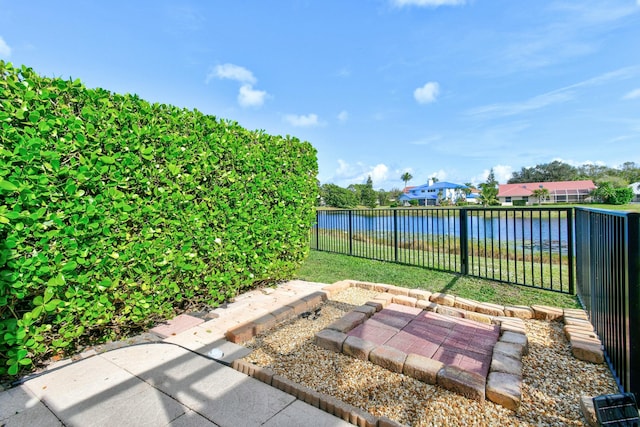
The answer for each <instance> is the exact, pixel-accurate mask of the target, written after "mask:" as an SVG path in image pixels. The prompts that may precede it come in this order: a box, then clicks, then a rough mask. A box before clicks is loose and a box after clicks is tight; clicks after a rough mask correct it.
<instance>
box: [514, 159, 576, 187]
mask: <svg viewBox="0 0 640 427" xmlns="http://www.w3.org/2000/svg"><path fill="white" fill-rule="evenodd" d="M577 174H578V171H577V169H576V168H575V167H573V166H571V165H568V164H566V163H563V162H561V161H558V160H554V161H553V162H551V163H544V164H541V165H536V166H534V167H531V168H522V169H521V170H520V172H514V173H513V176H512V178H511V179H510V180H509V181H508V183H509V184H516V183H520V182H553V181H574V180H576V179H577Z"/></svg>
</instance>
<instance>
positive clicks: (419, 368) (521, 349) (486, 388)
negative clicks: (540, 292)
mask: <svg viewBox="0 0 640 427" xmlns="http://www.w3.org/2000/svg"><path fill="white" fill-rule="evenodd" d="M351 286H361V287H363V288H365V289H369V290H374V291H380V292H381V293H380V294H378V295H377V296H376V297H375V298H374V299H373V300H371V301H369V302H367V303H365V304H364V305H362V306H360V307H356V308H354V309H353V310H352V311H350V312H349V313H347V314H346V315H344V316H343V317H342V318H340V319H338V320H336V321H335V322H333V323H332V324H330V325H329V326H327V328H325V329H323V330H321V331H319V332H318V333H316V335H315V344H316V345H318V346H319V347H322V348H325V349H327V350H332V351H336V352H338V353H343V354H346V355H349V356H352V357H355V358H358V359H361V360H368V361H370V362H372V363H374V364H376V365H379V366H381V367H383V368H386V369H389V370H391V371H393V372H397V373H402V374H405V375H408V376H410V377H412V378H415V379H417V380H419V381H422V382H425V383H428V384H433V385H438V386H440V387H443V388H445V389H447V390H450V391H453V392H456V393H458V394H461V395H463V396H465V397H467V398H470V399H474V400H478V401H484V400H485V398H487V399H489V400H490V401H492V402H494V403H497V404H499V405H501V406H504V407H506V408H508V409H511V410H513V411H516V410H518V408H519V407H520V401H521V399H522V357H523V356H524V355H525V354H526V353H527V352H528V339H527V336H526V334H525V326H524V321H523V320H522V319H521V318H517V317H506V316H499V317H496V316H490V315H488V314H486V313H481V314H482V316H480V317H477V316H473V315H471V316H467V315H466V314H467V311H466V310H465V309H463V308H461V307H460V306H458V307H456V306H455V302H456V297H455V296H453V295H447V294H431V293H430V292H428V291H424V290H413V291H412V290H409V289H406V288H399V287H396V286H391V285H378V284H371V283H363V282H353V281H342V282H338V283H335V284H333V285H329V286H327V287H325V288H323V290H326V291H329V292H340V291H342V290H345V289H347V288H349V287H351ZM411 294H414V295H415V296H412V295H411ZM432 296H433V299H432V298H431V297H432ZM427 301H428V302H427ZM391 303H395V304H401V305H407V306H411V307H418V308H422V309H423V310H425V311H434V312H436V313H440V314H445V315H448V316H453V317H460V318H468V319H471V320H476V319H478V320H479V321H481V322H482V321H484V323H492V324H498V325H500V338H499V340H498V341H497V343H496V345H495V347H494V351H493V355H492V359H491V366H490V370H489V374H488V376H487V378H486V379H485V378H484V377H482V376H481V375H478V374H475V373H472V372H468V371H465V370H463V369H460V368H459V367H457V366H447V365H444V364H443V363H441V362H439V361H437V360H434V359H430V358H428V357H424V356H421V355H417V354H413V353H411V354H405V353H404V352H402V351H400V350H397V349H395V348H392V347H389V346H386V345H376V344H374V343H371V342H369V341H366V340H363V339H361V338H358V337H353V336H348V335H347V332H349V331H350V330H351V329H353V328H355V327H356V326H358V325H360V324H361V323H363V322H364V321H365V320H366V319H368V318H369V317H371V316H372V315H373V314H374V313H375V312H377V311H380V310H382V309H383V308H384V307H386V306H388V305H389V304H391ZM461 303H462V304H464V306H465V307H472V306H478V305H480V304H479V303H476V302H475V301H471V300H462V301H461ZM441 304H442V305H441ZM484 305H485V306H486V307H487V308H486V309H487V310H495V311H494V312H497V310H498V306H496V305H494V304H491V305H488V304H484ZM372 309H373V310H372ZM502 313H504V311H502ZM478 320H476V321H478Z"/></svg>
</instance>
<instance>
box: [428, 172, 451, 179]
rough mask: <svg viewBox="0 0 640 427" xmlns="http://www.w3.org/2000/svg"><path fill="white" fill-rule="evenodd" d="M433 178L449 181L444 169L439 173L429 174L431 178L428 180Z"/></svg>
mask: <svg viewBox="0 0 640 427" xmlns="http://www.w3.org/2000/svg"><path fill="white" fill-rule="evenodd" d="M433 177H436V178H437V179H438V181H446V180H447V172H446V171H445V170H444V169H440V170H438V171H435V172H431V173H430V174H429V178H428V179H431V178H433Z"/></svg>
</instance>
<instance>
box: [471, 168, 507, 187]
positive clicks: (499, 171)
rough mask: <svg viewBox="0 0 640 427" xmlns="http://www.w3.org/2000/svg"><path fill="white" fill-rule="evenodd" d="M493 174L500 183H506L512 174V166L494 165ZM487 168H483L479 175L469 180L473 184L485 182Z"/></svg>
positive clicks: (487, 175)
mask: <svg viewBox="0 0 640 427" xmlns="http://www.w3.org/2000/svg"><path fill="white" fill-rule="evenodd" d="M492 169H493V175H494V176H495V178H496V181H498V183H500V184H506V183H507V181H509V180H510V179H511V177H512V176H513V167H512V166H507V165H496V166H494V167H493V168H492ZM489 172H490V171H489V169H485V170H484V171H483V172H482V173H481V174H480V175H478V176H474V177H473V178H471V182H472V183H473V184H475V185H478V184H483V183H485V182H487V178H488V177H489Z"/></svg>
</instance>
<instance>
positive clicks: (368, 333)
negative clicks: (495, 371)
mask: <svg viewBox="0 0 640 427" xmlns="http://www.w3.org/2000/svg"><path fill="white" fill-rule="evenodd" d="M348 335H350V336H355V337H359V338H362V339H364V340H366V341H370V342H371V343H373V344H375V345H385V346H387V347H391V348H394V349H396V350H399V351H401V352H403V353H405V354H417V355H420V356H423V357H427V358H430V359H433V360H434V361H438V362H441V363H443V364H444V365H445V366H455V367H456V368H458V369H461V370H462V371H466V372H469V373H472V374H475V375H479V376H480V377H481V378H484V380H485V381H486V378H487V375H488V373H489V368H490V367H491V356H492V354H493V348H494V346H495V344H496V342H497V341H498V338H499V336H500V327H499V326H498V325H490V324H485V323H480V322H476V321H473V320H469V319H464V318H452V317H450V316H445V315H442V314H439V313H434V312H430V311H423V310H421V309H419V308H416V307H408V306H403V305H398V304H389V305H388V306H387V307H385V308H384V309H382V310H381V311H380V312H378V313H375V314H374V315H373V316H372V317H371V318H370V319H369V320H366V321H365V322H364V323H363V324H362V325H359V326H358V327H356V328H355V329H353V330H352V331H350V332H349V333H348Z"/></svg>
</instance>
